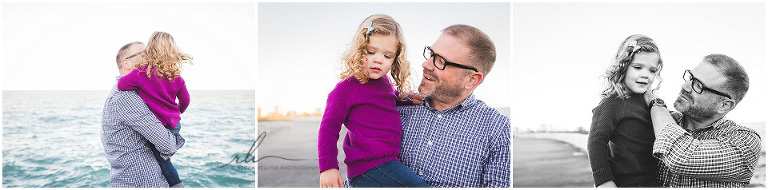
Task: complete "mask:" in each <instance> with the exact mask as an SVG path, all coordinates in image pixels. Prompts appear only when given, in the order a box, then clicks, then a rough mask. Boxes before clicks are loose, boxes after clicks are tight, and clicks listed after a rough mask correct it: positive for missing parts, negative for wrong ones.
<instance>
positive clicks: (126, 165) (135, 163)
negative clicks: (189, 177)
mask: <svg viewBox="0 0 768 190" xmlns="http://www.w3.org/2000/svg"><path fill="white" fill-rule="evenodd" d="M119 78H120V77H118V79H119ZM101 126H102V133H101V142H102V145H104V153H105V154H106V155H107V160H108V161H109V165H110V166H111V168H112V170H111V172H110V173H111V175H110V184H111V186H112V187H168V182H167V181H166V180H165V177H163V175H162V174H161V172H160V165H158V163H157V160H155V157H154V156H153V155H152V151H150V150H149V147H148V146H149V144H148V143H149V142H151V143H152V144H154V145H155V147H157V150H158V151H160V153H161V154H160V157H162V158H164V159H166V160H167V159H168V158H170V157H171V155H173V154H174V153H175V152H176V150H177V149H179V148H181V147H182V146H184V138H182V137H181V135H179V133H172V132H170V131H169V130H168V129H166V128H165V127H163V125H162V124H161V123H160V120H157V117H155V115H154V114H153V113H152V112H151V111H150V110H149V107H147V104H146V103H144V100H142V99H141V97H139V94H137V93H136V91H119V90H117V87H116V86H115V87H112V91H111V92H110V93H109V97H108V98H107V101H106V102H105V103H104V115H103V116H102V120H101Z"/></svg>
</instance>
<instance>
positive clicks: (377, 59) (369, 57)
mask: <svg viewBox="0 0 768 190" xmlns="http://www.w3.org/2000/svg"><path fill="white" fill-rule="evenodd" d="M368 40H369V41H368V47H366V55H365V56H364V59H363V68H364V69H365V71H368V78H370V79H379V78H381V77H383V76H387V73H388V72H389V69H390V68H391V67H392V63H393V62H395V59H396V57H395V55H396V54H397V53H396V52H397V39H396V38H395V36H394V35H386V36H385V35H373V36H371V37H369V38H368Z"/></svg>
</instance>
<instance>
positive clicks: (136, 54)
mask: <svg viewBox="0 0 768 190" xmlns="http://www.w3.org/2000/svg"><path fill="white" fill-rule="evenodd" d="M141 53H142V51H140V52H137V53H134V54H133V55H131V56H128V57H125V59H130V58H133V57H136V56H138V55H141Z"/></svg>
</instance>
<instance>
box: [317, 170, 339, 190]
mask: <svg viewBox="0 0 768 190" xmlns="http://www.w3.org/2000/svg"><path fill="white" fill-rule="evenodd" d="M320 187H326V188H327V187H344V181H343V180H342V179H341V174H339V169H328V170H325V171H323V172H321V173H320Z"/></svg>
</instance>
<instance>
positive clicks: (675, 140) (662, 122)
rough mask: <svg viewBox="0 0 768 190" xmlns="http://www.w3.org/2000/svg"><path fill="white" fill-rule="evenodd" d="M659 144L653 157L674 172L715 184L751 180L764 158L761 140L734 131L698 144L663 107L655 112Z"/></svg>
mask: <svg viewBox="0 0 768 190" xmlns="http://www.w3.org/2000/svg"><path fill="white" fill-rule="evenodd" d="M651 117H652V120H653V125H654V126H653V127H654V133H656V141H655V142H654V145H653V155H654V156H655V157H656V158H658V159H659V160H660V161H662V162H663V163H664V165H666V166H667V167H668V168H669V169H670V170H671V171H672V172H674V173H677V174H681V175H685V176H690V177H695V178H700V179H707V180H713V181H736V180H740V179H749V178H750V177H751V175H752V171H753V170H754V163H756V162H757V159H758V157H759V154H760V137H759V136H758V135H757V134H756V133H754V132H753V131H746V130H734V131H733V132H730V133H729V134H727V135H722V136H719V137H718V138H715V139H705V140H698V139H695V138H693V136H691V134H690V133H689V132H687V131H686V130H685V129H683V128H682V127H680V126H679V125H677V124H676V123H675V122H674V119H672V116H671V115H670V114H669V111H668V110H667V109H666V108H664V107H661V106H653V107H652V108H651Z"/></svg>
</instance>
